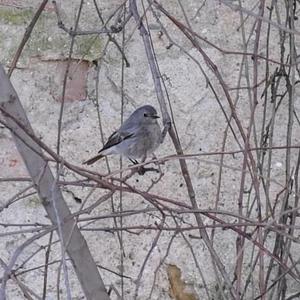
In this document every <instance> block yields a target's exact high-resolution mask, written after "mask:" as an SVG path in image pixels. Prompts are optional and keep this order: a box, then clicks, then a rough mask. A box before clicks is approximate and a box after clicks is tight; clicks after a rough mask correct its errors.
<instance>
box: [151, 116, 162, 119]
mask: <svg viewBox="0 0 300 300" xmlns="http://www.w3.org/2000/svg"><path fill="white" fill-rule="evenodd" d="M151 118H152V119H159V118H160V116H151Z"/></svg>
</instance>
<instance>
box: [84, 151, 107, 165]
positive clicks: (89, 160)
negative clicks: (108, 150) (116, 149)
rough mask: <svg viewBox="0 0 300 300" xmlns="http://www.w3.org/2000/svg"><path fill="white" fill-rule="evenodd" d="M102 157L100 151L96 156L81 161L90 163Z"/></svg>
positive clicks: (85, 163) (86, 163)
mask: <svg viewBox="0 0 300 300" xmlns="http://www.w3.org/2000/svg"><path fill="white" fill-rule="evenodd" d="M102 157H104V155H102V154H101V153H99V154H97V155H96V156H94V157H92V158H90V159H88V160H86V161H84V162H83V164H84V165H91V164H93V163H94V162H96V161H97V160H99V159H101V158H102Z"/></svg>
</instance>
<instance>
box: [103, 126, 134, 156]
mask: <svg viewBox="0 0 300 300" xmlns="http://www.w3.org/2000/svg"><path fill="white" fill-rule="evenodd" d="M133 135H134V133H129V132H126V131H122V132H120V131H115V132H114V133H113V134H112V135H111V136H110V137H109V138H108V141H107V142H106V144H105V145H104V146H103V148H102V149H101V150H99V152H98V153H100V152H102V151H103V150H106V149H108V148H110V147H112V146H115V145H118V144H120V143H121V142H122V141H124V140H127V139H129V138H131V137H132V136H133Z"/></svg>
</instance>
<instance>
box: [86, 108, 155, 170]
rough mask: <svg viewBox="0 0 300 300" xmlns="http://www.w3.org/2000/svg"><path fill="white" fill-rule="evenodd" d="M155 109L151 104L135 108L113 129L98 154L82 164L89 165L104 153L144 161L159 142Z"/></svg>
mask: <svg viewBox="0 0 300 300" xmlns="http://www.w3.org/2000/svg"><path fill="white" fill-rule="evenodd" d="M157 118H159V116H158V115H157V111H156V110H155V108H154V107H153V106H151V105H144V106H141V107H139V108H138V109H136V110H135V111H134V112H133V113H132V114H131V115H130V117H129V118H128V119H127V120H126V121H125V122H124V123H123V124H122V125H121V127H120V128H119V129H118V130H117V131H115V132H114V133H113V134H112V135H111V136H110V137H109V138H108V141H107V142H106V144H105V145H104V146H103V148H102V149H101V150H100V151H99V152H98V154H97V155H96V156H94V157H92V158H90V159H88V160H87V161H85V162H84V164H87V165H91V164H93V163H94V162H96V161H97V160H99V159H101V158H102V157H104V156H106V155H111V154H120V155H123V156H125V157H127V158H129V159H130V161H131V162H133V163H134V164H137V163H138V162H137V159H142V161H144V160H145V159H146V157H147V156H148V155H150V154H152V153H153V152H154V151H155V149H156V148H157V147H158V146H159V144H160V142H161V130H160V127H159V125H158V122H157Z"/></svg>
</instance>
